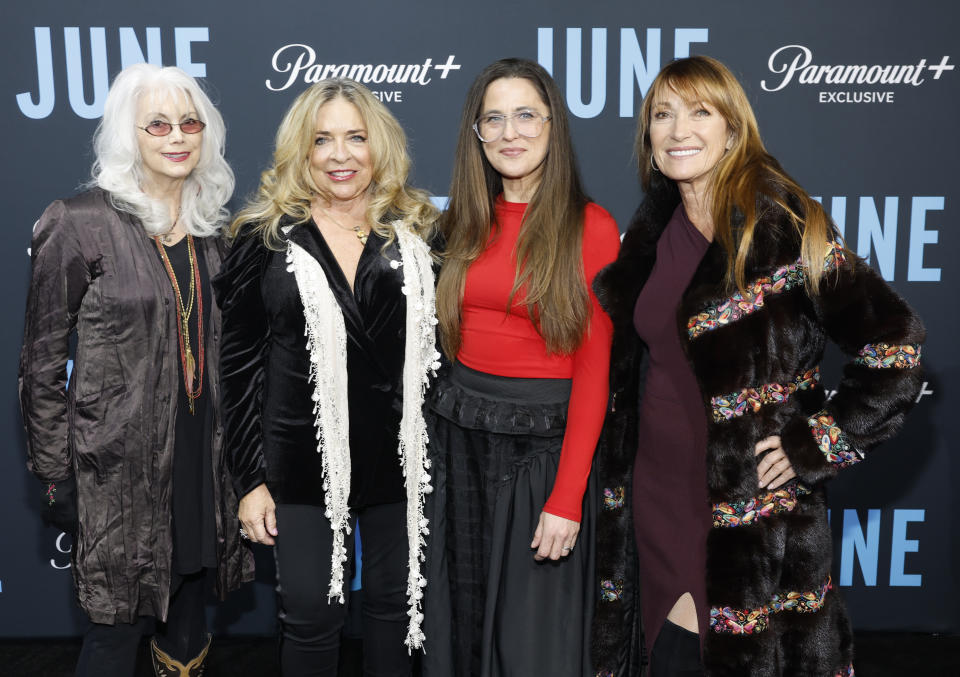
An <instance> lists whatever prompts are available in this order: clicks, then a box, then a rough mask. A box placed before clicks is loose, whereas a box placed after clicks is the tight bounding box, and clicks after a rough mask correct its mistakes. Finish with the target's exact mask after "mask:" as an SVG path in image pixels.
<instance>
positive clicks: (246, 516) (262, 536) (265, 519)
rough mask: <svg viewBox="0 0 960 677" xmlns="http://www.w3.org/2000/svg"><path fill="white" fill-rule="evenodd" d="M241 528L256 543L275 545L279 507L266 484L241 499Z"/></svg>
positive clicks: (258, 486) (239, 511)
mask: <svg viewBox="0 0 960 677" xmlns="http://www.w3.org/2000/svg"><path fill="white" fill-rule="evenodd" d="M238 514H239V517H240V526H242V527H243V530H244V531H246V532H247V537H248V538H249V539H250V540H251V541H253V542H254V543H263V544H265V545H273V544H274V540H273V538H274V536H276V535H277V534H278V533H279V532H278V531H277V506H276V504H275V503H274V502H273V496H271V495H270V490H269V489H267V485H266V484H260V485H257V488H256V489H253V490H252V491H250V492H249V493H247V495H246V496H244V497H243V498H241V499H240V509H239V510H238Z"/></svg>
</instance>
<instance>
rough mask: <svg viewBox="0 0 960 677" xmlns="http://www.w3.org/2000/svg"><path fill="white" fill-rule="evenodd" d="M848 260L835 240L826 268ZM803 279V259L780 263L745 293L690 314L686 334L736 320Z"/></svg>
mask: <svg viewBox="0 0 960 677" xmlns="http://www.w3.org/2000/svg"><path fill="white" fill-rule="evenodd" d="M845 261H846V258H845V257H844V255H843V246H842V245H841V244H840V243H839V242H832V243H831V247H830V251H828V252H827V255H826V257H825V258H824V262H823V269H824V270H828V271H829V270H833V269H834V268H837V267H839V266H841V265H842V264H843V263H844V262H845ZM804 280H805V275H804V271H803V264H802V263H801V260H800V259H797V260H796V261H795V262H794V263H791V264H790V265H787V266H781V267H780V268H777V269H776V270H775V271H773V274H772V275H770V276H769V277H761V278H760V279H758V280H755V281H754V282H752V283H751V284H750V285H749V286H748V287H747V289H746V290H745V293H743V294H742V293H740V292H739V291H737V292H735V293H734V294H733V295H732V296H731V297H730V298H728V299H726V300H724V301H721V302H720V303H718V304H717V305H715V306H711V307H709V308H707V309H705V310H703V311H702V312H700V313H698V314H696V315H694V316H693V317H691V318H690V319H689V320H688V321H687V334H688V336H689V337H690V338H691V339H695V338H697V337H698V336H700V335H701V334H703V333H705V332H708V331H712V330H714V329H718V328H720V327H723V326H726V325H728V324H731V323H733V322H736V321H737V320H739V319H741V318H743V317H746V316H747V315H750V314H751V313H754V312H756V311H757V310H759V309H760V308H762V307H763V303H764V296H765V295H767V294H780V293H781V292H785V291H788V290H790V289H793V288H794V287H799V286H802V285H803V283H804Z"/></svg>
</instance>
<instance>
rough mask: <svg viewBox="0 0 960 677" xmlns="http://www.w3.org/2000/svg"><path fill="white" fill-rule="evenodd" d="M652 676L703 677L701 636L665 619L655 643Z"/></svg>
mask: <svg viewBox="0 0 960 677" xmlns="http://www.w3.org/2000/svg"><path fill="white" fill-rule="evenodd" d="M650 658H651V666H650V677H703V665H702V664H701V663H700V636H699V635H698V634H697V633H695V632H690V631H689V630H686V629H684V628H681V627H680V626H679V625H676V624H675V623H671V622H670V621H666V620H665V621H664V622H663V627H662V628H660V634H659V635H657V641H656V642H654V644H653V652H652V655H651V657H650Z"/></svg>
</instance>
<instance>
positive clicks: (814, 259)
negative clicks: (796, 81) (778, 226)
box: [636, 56, 833, 294]
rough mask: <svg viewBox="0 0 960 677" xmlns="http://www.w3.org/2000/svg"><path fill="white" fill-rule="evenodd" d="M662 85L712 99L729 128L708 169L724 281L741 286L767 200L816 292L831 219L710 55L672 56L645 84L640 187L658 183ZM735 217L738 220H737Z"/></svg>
mask: <svg viewBox="0 0 960 677" xmlns="http://www.w3.org/2000/svg"><path fill="white" fill-rule="evenodd" d="M667 89H671V90H673V91H674V92H676V93H677V94H678V95H679V96H680V97H681V98H682V99H683V100H685V101H696V102H703V103H708V104H710V105H711V106H713V107H714V108H716V109H717V110H718V111H719V113H720V115H722V116H723V118H724V120H726V122H727V126H728V128H729V130H730V134H731V137H732V140H733V141H732V145H731V147H730V149H729V150H728V151H727V152H726V153H725V154H724V156H723V157H722V158H721V159H720V161H719V163H717V166H716V167H715V168H714V175H713V181H712V185H711V199H712V207H711V212H712V215H713V222H714V237H716V238H717V240H718V241H719V242H720V244H721V245H722V246H723V248H724V250H725V251H726V253H727V280H728V282H732V283H734V284H736V286H737V287H738V288H739V289H740V290H741V291H742V290H744V288H745V287H746V280H745V279H744V278H745V269H746V262H747V256H748V254H749V253H750V246H751V244H752V242H753V236H754V231H755V229H756V227H757V222H758V220H759V218H760V216H761V214H760V213H758V202H757V199H758V197H765V198H767V199H769V200H770V201H772V202H773V203H775V204H776V205H778V206H779V207H780V208H781V209H783V210H784V212H785V213H786V214H787V216H788V218H789V219H790V221H791V223H792V224H793V227H794V228H795V229H796V231H797V233H798V234H799V235H800V236H801V238H802V242H801V247H800V249H801V252H800V256H801V258H802V260H803V263H804V267H805V273H806V283H807V289H808V291H810V293H812V294H816V293H817V290H818V289H819V285H820V282H821V281H822V279H823V275H824V270H823V260H824V254H825V253H826V249H827V243H828V241H829V240H830V239H831V236H832V230H833V229H832V227H831V225H830V220H829V218H828V217H827V215H826V212H824V210H823V207H821V206H820V204H819V203H818V202H816V201H815V200H813V199H812V198H810V196H809V195H807V193H806V191H804V190H803V188H801V187H800V186H799V184H797V182H796V181H794V180H793V178H791V177H790V175H788V174H787V173H786V172H785V171H783V168H782V167H780V163H778V162H777V161H776V159H775V158H774V157H773V156H772V155H770V154H769V153H768V152H767V149H766V148H765V147H764V145H763V141H762V140H761V139H760V130H759V128H758V126H757V119H756V117H755V116H754V114H753V109H752V108H751V107H750V102H749V101H748V100H747V95H746V94H745V93H744V91H743V87H741V86H740V83H739V82H738V81H737V78H736V77H734V75H733V73H731V72H730V70H729V69H728V68H727V67H726V66H724V65H723V64H722V63H720V62H719V61H717V60H716V59H712V58H710V57H708V56H691V57H688V58H685V59H678V60H676V61H673V62H671V63H669V64H667V65H666V66H664V67H663V69H662V70H661V71H660V73H659V74H657V77H656V79H654V81H653V84H652V85H651V86H650V90H649V91H648V92H647V96H646V97H645V98H644V100H643V105H642V106H641V108H640V119H639V121H638V125H637V138H636V153H637V160H638V164H639V167H640V179H641V183H642V184H643V189H644V192H646V193H648V194H649V193H650V191H651V189H652V187H653V186H654V184H656V183H658V181H657V180H656V179H657V178H658V177H657V176H656V175H655V174H654V170H653V167H652V166H651V161H650V158H651V155H652V148H651V145H650V116H651V113H652V108H653V105H654V102H655V101H657V100H658V99H659V98H660V97H661V95H662V94H663V92H664V91H665V90H667ZM791 204H792V205H794V206H793V207H791V206H790V205H791ZM735 215H740V216H741V217H742V225H740V220H739V219H735V218H734V217H735ZM734 224H737V225H734Z"/></svg>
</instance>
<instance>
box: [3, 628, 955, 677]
mask: <svg viewBox="0 0 960 677" xmlns="http://www.w3.org/2000/svg"><path fill="white" fill-rule="evenodd" d="M856 646H857V660H856V662H855V666H856V674H857V677H894V676H896V677H914V676H917V677H920V676H924V677H925V676H926V675H936V676H937V677H940V676H944V677H954V676H958V675H960V637H958V636H945V635H923V634H891V633H860V634H858V635H857V638H856ZM79 651H80V641H79V640H63V639H55V640H0V675H3V677H69V676H70V675H71V674H72V672H73V664H74V662H75V661H76V658H77V654H78V653H79ZM359 656H360V644H359V642H357V641H355V640H351V641H347V642H345V644H344V647H343V652H342V661H341V662H342V665H343V668H342V670H341V672H340V677H360V674H361V673H360V670H359V667H358V665H359ZM152 674H153V673H152V671H151V669H150V663H149V655H148V653H147V647H146V644H144V645H143V646H142V647H141V660H140V664H139V666H138V670H137V677H141V676H142V677H150V676H151V675H152ZM279 674H280V673H279V670H278V668H277V662H276V640H275V639H273V638H266V637H248V638H230V639H221V640H215V641H214V644H213V647H212V648H211V651H210V657H209V659H208V662H207V671H206V673H205V675H204V677H226V676H227V675H231V676H233V675H252V676H253V677H273V676H274V675H279ZM530 677H539V676H530ZM543 677H548V676H543Z"/></svg>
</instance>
